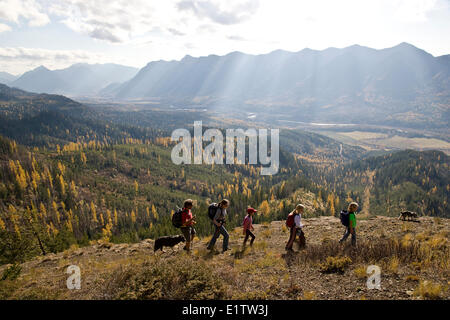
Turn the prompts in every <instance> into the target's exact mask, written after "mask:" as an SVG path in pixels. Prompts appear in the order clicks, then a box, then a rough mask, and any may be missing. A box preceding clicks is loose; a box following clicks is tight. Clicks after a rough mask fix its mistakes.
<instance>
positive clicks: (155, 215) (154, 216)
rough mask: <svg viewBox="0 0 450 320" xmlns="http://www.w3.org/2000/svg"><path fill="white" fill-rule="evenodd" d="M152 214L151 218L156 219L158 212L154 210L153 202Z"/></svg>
mask: <svg viewBox="0 0 450 320" xmlns="http://www.w3.org/2000/svg"><path fill="white" fill-rule="evenodd" d="M152 214H153V219H155V220H158V212H157V211H156V208H155V205H154V204H152Z"/></svg>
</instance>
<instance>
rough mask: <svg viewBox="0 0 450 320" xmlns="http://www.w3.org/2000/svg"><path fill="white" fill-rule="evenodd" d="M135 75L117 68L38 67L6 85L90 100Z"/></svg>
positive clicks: (133, 70)
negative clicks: (103, 90) (108, 87)
mask: <svg viewBox="0 0 450 320" xmlns="http://www.w3.org/2000/svg"><path fill="white" fill-rule="evenodd" d="M137 71H138V69H137V68H133V67H127V66H122V65H118V64H86V63H77V64H74V65H72V66H70V67H68V68H65V69H59V70H49V69H47V68H46V67H44V66H40V67H37V68H36V69H33V70H31V71H28V72H25V73H24V74H23V75H21V76H20V77H19V78H18V79H16V80H14V81H12V82H10V83H9V85H11V86H13V87H17V88H20V89H23V90H27V91H32V92H40V93H43V92H45V93H53V94H65V95H69V96H92V95H97V94H98V92H99V91H100V90H101V89H102V88H104V87H107V86H108V85H110V84H112V83H117V82H118V83H120V82H124V81H126V80H129V79H130V78H132V77H133V76H134V75H135V74H136V72H137Z"/></svg>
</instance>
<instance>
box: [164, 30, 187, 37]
mask: <svg viewBox="0 0 450 320" xmlns="http://www.w3.org/2000/svg"><path fill="white" fill-rule="evenodd" d="M167 31H169V32H170V33H171V34H173V35H174V36H184V35H186V33H184V32H181V31H179V30H177V29H174V28H167Z"/></svg>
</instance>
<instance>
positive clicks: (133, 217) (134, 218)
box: [131, 210, 136, 223]
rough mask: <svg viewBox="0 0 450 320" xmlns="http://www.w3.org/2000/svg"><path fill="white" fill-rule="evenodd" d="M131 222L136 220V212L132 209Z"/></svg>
mask: <svg viewBox="0 0 450 320" xmlns="http://www.w3.org/2000/svg"><path fill="white" fill-rule="evenodd" d="M131 222H132V223H135V222H136V214H135V213H134V210H131Z"/></svg>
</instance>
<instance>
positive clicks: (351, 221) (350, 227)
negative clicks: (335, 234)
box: [339, 202, 358, 246]
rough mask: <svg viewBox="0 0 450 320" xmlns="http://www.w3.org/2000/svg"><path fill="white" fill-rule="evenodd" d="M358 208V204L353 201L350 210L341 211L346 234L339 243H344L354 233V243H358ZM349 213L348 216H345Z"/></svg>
mask: <svg viewBox="0 0 450 320" xmlns="http://www.w3.org/2000/svg"><path fill="white" fill-rule="evenodd" d="M356 210H358V204H357V203H356V202H352V203H350V204H349V205H348V212H345V211H343V212H341V221H342V224H343V225H344V226H346V229H345V233H344V236H343V237H342V239H341V240H339V243H343V242H344V241H345V240H346V239H347V238H348V236H349V235H350V234H351V235H352V245H354V246H355V245H356V215H355V213H356ZM345 215H347V217H345Z"/></svg>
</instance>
